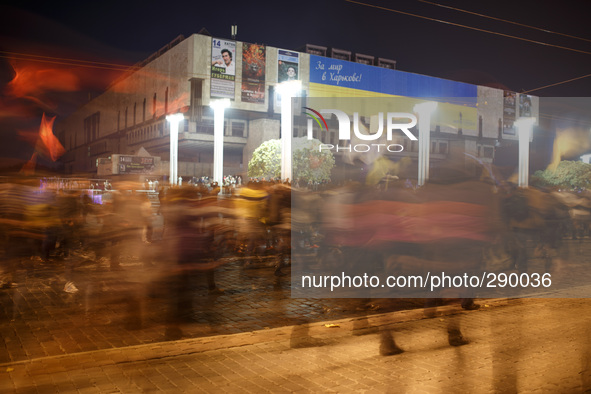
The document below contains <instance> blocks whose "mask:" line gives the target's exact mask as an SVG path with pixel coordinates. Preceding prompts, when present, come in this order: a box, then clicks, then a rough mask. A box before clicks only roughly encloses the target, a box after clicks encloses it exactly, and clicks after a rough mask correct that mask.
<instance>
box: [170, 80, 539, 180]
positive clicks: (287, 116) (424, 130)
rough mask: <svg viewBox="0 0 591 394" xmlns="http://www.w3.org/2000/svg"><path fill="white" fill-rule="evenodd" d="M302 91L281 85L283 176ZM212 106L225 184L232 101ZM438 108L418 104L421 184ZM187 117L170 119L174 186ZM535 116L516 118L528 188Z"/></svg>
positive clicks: (217, 162) (217, 176) (216, 160)
mask: <svg viewBox="0 0 591 394" xmlns="http://www.w3.org/2000/svg"><path fill="white" fill-rule="evenodd" d="M300 90H301V81H289V82H284V83H282V84H280V85H279V86H278V93H279V94H280V95H281V179H283V180H287V179H289V180H291V179H292V163H291V160H292V155H291V135H292V113H291V99H292V98H293V97H296V95H297V94H298V92H299V91H300ZM210 106H211V107H212V108H213V110H214V139H213V141H214V142H213V180H214V181H215V182H217V183H218V185H222V184H223V177H224V110H225V109H226V108H228V107H229V106H230V100H228V99H223V100H215V101H212V102H211V104H210ZM436 108H437V103H436V102H433V101H429V102H424V103H421V104H417V105H415V106H414V108H413V110H414V112H415V113H416V114H417V115H418V116H419V152H418V182H417V183H418V186H423V185H424V184H425V182H427V181H428V180H429V160H430V145H431V115H432V114H433V112H434V111H435V109H436ZM183 119H184V116H183V115H182V114H174V115H168V116H167V117H166V120H168V121H169V122H170V185H171V186H172V185H177V184H178V130H179V123H180V122H181V121H182V120H183ZM534 123H535V118H533V117H529V118H519V119H518V120H517V121H515V127H516V129H517V133H518V138H519V162H518V175H519V176H518V186H519V187H528V179H529V141H530V138H531V135H532V132H533V125H534Z"/></svg>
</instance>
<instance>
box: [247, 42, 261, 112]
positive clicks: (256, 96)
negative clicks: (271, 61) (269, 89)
mask: <svg viewBox="0 0 591 394" xmlns="http://www.w3.org/2000/svg"><path fill="white" fill-rule="evenodd" d="M265 67H266V48H265V46H264V45H259V44H248V43H244V44H243V45H242V89H241V90H242V101H244V102H246V103H264V102H265Z"/></svg>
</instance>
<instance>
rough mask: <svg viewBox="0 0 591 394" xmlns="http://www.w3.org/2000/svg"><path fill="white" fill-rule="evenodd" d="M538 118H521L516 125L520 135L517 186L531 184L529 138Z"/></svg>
mask: <svg viewBox="0 0 591 394" xmlns="http://www.w3.org/2000/svg"><path fill="white" fill-rule="evenodd" d="M535 121H536V118H519V119H517V120H516V121H515V123H514V125H515V128H516V129H517V136H518V137H519V165H518V180H517V186H519V187H528V186H529V140H530V139H531V137H532V135H533V130H534V123H535Z"/></svg>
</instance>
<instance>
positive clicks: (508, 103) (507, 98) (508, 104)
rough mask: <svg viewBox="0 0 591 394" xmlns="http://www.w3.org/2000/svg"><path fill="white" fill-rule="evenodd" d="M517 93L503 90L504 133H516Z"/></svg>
mask: <svg viewBox="0 0 591 394" xmlns="http://www.w3.org/2000/svg"><path fill="white" fill-rule="evenodd" d="M516 98H517V93H515V92H511V91H508V90H505V91H504V92H503V134H509V135H515V127H514V126H513V124H514V123H515V108H516Z"/></svg>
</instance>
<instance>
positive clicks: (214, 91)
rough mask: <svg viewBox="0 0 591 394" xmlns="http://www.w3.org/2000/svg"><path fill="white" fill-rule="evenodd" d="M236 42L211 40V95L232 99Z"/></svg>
mask: <svg viewBox="0 0 591 394" xmlns="http://www.w3.org/2000/svg"><path fill="white" fill-rule="evenodd" d="M235 80H236V42H235V41H227V40H222V39H219V38H213V39H212V40H211V93H210V95H211V97H212V98H228V99H232V100H233V99H234V89H235Z"/></svg>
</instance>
